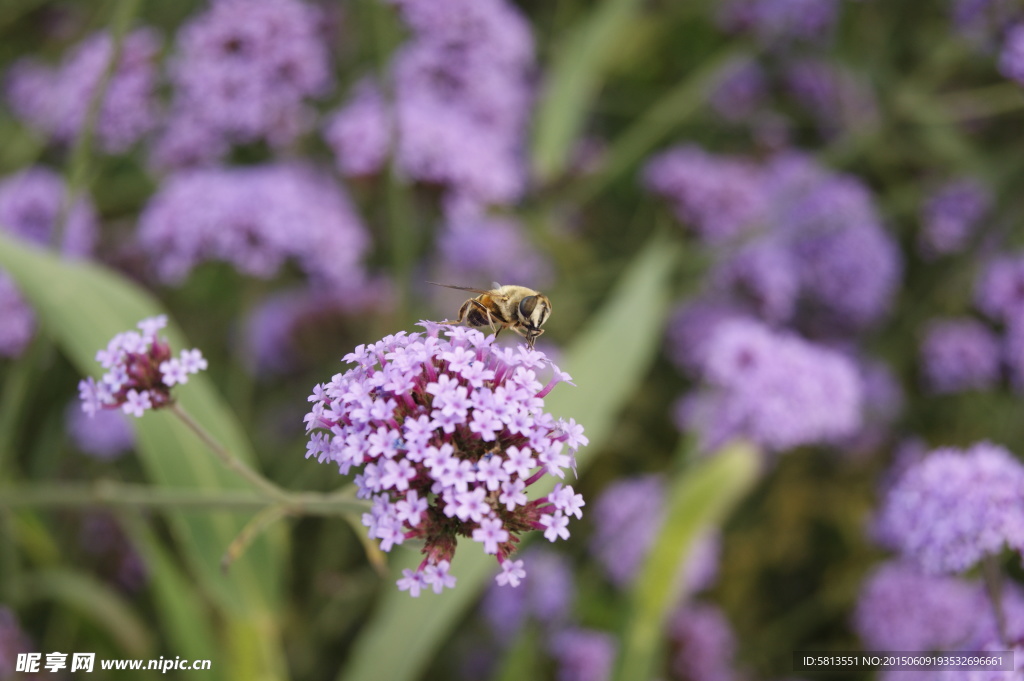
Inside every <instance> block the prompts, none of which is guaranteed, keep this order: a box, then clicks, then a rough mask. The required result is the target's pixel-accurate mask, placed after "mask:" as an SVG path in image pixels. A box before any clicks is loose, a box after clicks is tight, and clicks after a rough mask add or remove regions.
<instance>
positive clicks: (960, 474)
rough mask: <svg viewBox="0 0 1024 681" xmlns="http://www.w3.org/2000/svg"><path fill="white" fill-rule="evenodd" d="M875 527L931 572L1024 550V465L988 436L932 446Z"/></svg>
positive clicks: (901, 482) (896, 491)
mask: <svg viewBox="0 0 1024 681" xmlns="http://www.w3.org/2000/svg"><path fill="white" fill-rule="evenodd" d="M877 531H878V534H879V536H880V537H881V538H882V540H883V541H884V542H885V543H886V544H888V545H890V546H892V547H893V548H895V549H897V550H898V551H899V552H900V553H901V554H902V555H903V556H904V557H906V558H907V559H908V560H911V561H913V562H915V563H916V564H917V565H919V566H920V567H921V569H922V570H924V571H925V572H926V573H928V574H950V573H957V572H962V571H964V570H967V569H969V568H971V567H973V566H974V565H975V564H977V563H978V562H979V561H980V560H981V559H982V558H984V557H985V556H993V555H998V554H999V553H1001V552H1002V551H1003V550H1004V549H1010V550H1012V551H1016V552H1018V553H1021V552H1024V465H1022V464H1021V463H1020V462H1019V461H1018V460H1017V459H1015V458H1014V457H1013V456H1012V455H1011V454H1010V453H1009V452H1008V451H1007V450H1006V449H1004V448H1003V447H1000V446H998V445H994V444H991V443H988V442H981V443H978V444H976V445H974V446H973V447H971V448H970V449H967V450H965V451H960V450H956V449H952V448H944V449H939V450H936V451H935V452H933V453H932V454H930V455H929V456H928V457H927V458H925V459H924V460H923V461H921V462H920V463H918V464H916V465H914V466H912V467H910V468H909V469H908V470H907V471H906V472H904V473H903V475H902V476H901V478H900V479H899V481H898V482H897V483H896V484H895V485H894V486H893V488H892V489H891V490H890V491H889V493H888V495H887V498H886V499H885V502H884V505H883V507H882V510H881V513H880V515H879V518H878V521H877Z"/></svg>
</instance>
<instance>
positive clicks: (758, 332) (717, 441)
mask: <svg viewBox="0 0 1024 681" xmlns="http://www.w3.org/2000/svg"><path fill="white" fill-rule="evenodd" d="M702 373H703V377H704V379H705V382H706V387H705V389H704V391H703V392H701V393H698V395H697V397H696V398H694V400H692V401H691V403H690V404H689V405H688V406H687V408H686V410H685V411H684V414H683V415H682V416H683V418H684V421H685V423H686V425H688V427H692V428H696V429H697V430H698V431H699V432H700V434H701V439H702V443H703V448H704V449H706V450H713V449H715V448H716V447H718V446H721V445H722V444H725V441H726V440H727V439H731V438H733V437H749V438H751V439H753V440H754V441H755V442H757V443H759V444H762V445H764V446H765V447H767V448H768V449H771V450H778V451H785V450H788V449H791V448H793V447H797V446H799V445H804V444H814V443H823V442H824V443H827V442H834V441H836V440H838V439H840V438H844V437H847V436H849V435H851V434H852V433H854V432H855V431H856V430H857V429H858V428H859V427H860V426H861V424H862V413H861V411H862V408H863V395H862V394H863V386H862V385H861V381H860V377H859V375H858V372H857V368H856V366H855V364H854V363H853V361H852V360H850V359H849V358H848V357H846V356H844V355H842V354H840V353H838V352H836V351H833V350H829V349H827V348H824V347H820V346H817V345H814V344H813V343H810V342H808V341H805V340H803V339H802V338H800V337H798V336H795V335H791V334H788V333H784V332H780V333H776V332H774V331H772V330H771V329H769V328H768V327H766V326H764V325H763V324H760V323H758V322H755V321H752V320H745V321H744V320H735V321H729V322H723V323H721V324H719V325H718V326H717V328H716V329H715V331H714V335H713V336H712V337H711V341H710V349H709V351H708V352H707V355H706V357H705V362H704V366H703V372H702Z"/></svg>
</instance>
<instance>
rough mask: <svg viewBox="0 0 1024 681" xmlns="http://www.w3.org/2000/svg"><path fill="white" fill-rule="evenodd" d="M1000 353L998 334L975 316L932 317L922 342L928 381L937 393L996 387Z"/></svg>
mask: <svg viewBox="0 0 1024 681" xmlns="http://www.w3.org/2000/svg"><path fill="white" fill-rule="evenodd" d="M1000 355H1001V348H1000V347H999V340H998V339H997V338H996V335H995V334H994V333H992V331H990V330H989V329H988V328H986V327H985V325H984V324H982V323H981V322H979V321H977V320H974V319H947V320H937V321H933V322H931V324H929V326H928V328H927V329H926V332H925V339H924V342H923V343H922V345H921V359H922V369H923V371H924V378H925V381H926V382H927V384H928V385H929V386H930V387H931V388H932V390H934V391H935V392H938V393H949V392H960V391H963V390H985V389H988V388H991V387H993V386H994V385H995V383H996V382H997V381H998V380H999V374H1000Z"/></svg>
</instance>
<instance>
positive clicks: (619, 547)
mask: <svg viewBox="0 0 1024 681" xmlns="http://www.w3.org/2000/svg"><path fill="white" fill-rule="evenodd" d="M664 506H665V480H664V479H663V478H662V477H661V476H659V475H646V476H643V477H639V478H630V479H625V480H619V481H616V482H613V483H612V484H610V485H608V487H606V488H605V490H604V491H603V492H602V493H601V495H600V496H599V497H598V498H597V501H596V502H594V511H593V517H594V536H593V537H592V538H591V540H590V552H591V553H592V554H593V555H594V557H595V558H597V561H598V563H599V564H600V565H601V567H602V568H603V569H604V572H605V574H606V575H607V576H608V579H609V580H611V582H612V583H613V584H615V585H616V586H617V587H619V588H624V587H626V586H628V585H629V584H630V583H631V582H632V581H633V578H634V577H636V574H637V571H638V570H639V569H640V566H641V565H642V564H643V560H644V558H646V557H647V553H648V552H649V551H650V548H651V545H652V544H653V543H654V540H655V538H656V537H657V536H658V531H659V530H660V529H661V525H662V523H663V522H664V520H665V508H664Z"/></svg>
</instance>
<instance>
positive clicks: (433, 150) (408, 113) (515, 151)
mask: <svg viewBox="0 0 1024 681" xmlns="http://www.w3.org/2000/svg"><path fill="white" fill-rule="evenodd" d="M393 1H394V2H395V4H396V5H398V6H399V8H400V9H401V12H402V16H403V18H404V19H405V21H406V23H407V24H408V25H409V27H410V28H411V29H412V32H413V36H412V39H411V40H410V41H409V42H407V43H406V44H405V45H403V46H402V48H401V49H400V50H399V51H398V53H397V54H396V55H395V56H394V58H393V62H392V65H391V72H392V78H393V85H394V86H393V95H394V99H393V102H391V103H390V104H389V103H386V102H384V101H383V100H382V98H381V97H380V95H379V91H378V90H377V88H376V86H375V85H373V84H371V83H369V82H365V81H364V82H363V83H362V84H360V85H359V86H358V87H357V89H356V91H355V93H354V96H353V99H352V100H351V101H350V102H349V103H348V104H347V105H345V106H344V107H343V108H342V109H341V110H340V111H339V112H338V113H336V114H335V115H334V117H333V118H332V120H331V122H330V123H329V125H328V127H327V130H326V133H325V135H326V138H327V140H328V143H329V144H330V145H331V147H332V148H333V149H334V151H335V154H336V156H337V161H338V165H339V167H340V168H341V169H342V171H343V172H345V173H347V174H354V175H363V174H367V173H373V172H376V171H377V170H379V169H380V168H381V167H382V166H383V161H384V157H385V156H386V154H387V151H388V149H389V148H393V149H394V152H395V155H396V158H397V161H398V167H399V168H400V170H401V171H402V172H403V173H404V174H405V175H406V176H407V177H409V178H410V179H412V180H415V181H419V182H424V183H429V184H438V185H442V186H444V187H447V188H449V189H452V190H454V191H455V192H456V193H458V194H466V195H469V196H471V197H473V198H474V199H476V200H477V201H480V202H483V203H507V202H509V201H512V200H514V199H516V198H518V196H519V195H520V194H521V192H522V190H523V186H524V183H525V172H526V171H525V166H524V162H523V156H524V151H523V144H524V138H525V125H526V122H527V117H528V114H529V108H530V105H531V99H532V93H531V88H530V85H529V82H528V76H529V71H530V69H531V68H532V64H533V38H532V36H531V34H530V28H529V24H528V23H527V22H526V20H525V19H524V18H523V16H522V15H521V14H520V13H519V11H518V10H517V9H516V8H515V7H514V6H513V5H511V4H509V3H507V2H505V1H504V0H472V1H467V0H443V1H440V0H432V1H430V2H426V1H424V0H393ZM391 127H394V135H395V136H396V138H395V139H394V140H393V141H390V140H389V139H388V138H390V137H391V131H390V130H389V128H391Z"/></svg>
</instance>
